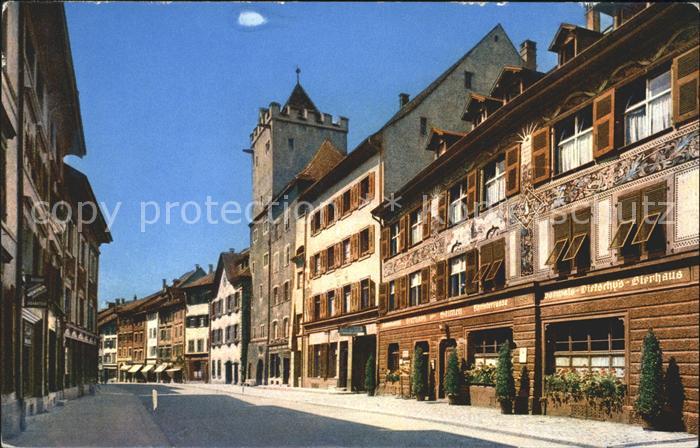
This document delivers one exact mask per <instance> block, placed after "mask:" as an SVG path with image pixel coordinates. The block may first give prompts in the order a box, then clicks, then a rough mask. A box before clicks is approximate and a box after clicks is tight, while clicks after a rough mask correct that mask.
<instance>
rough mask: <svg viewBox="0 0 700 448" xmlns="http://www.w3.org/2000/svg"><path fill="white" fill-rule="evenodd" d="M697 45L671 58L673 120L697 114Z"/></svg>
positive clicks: (699, 52)
mask: <svg viewBox="0 0 700 448" xmlns="http://www.w3.org/2000/svg"><path fill="white" fill-rule="evenodd" d="M699 59H700V50H699V48H698V47H695V48H693V49H692V50H690V51H688V52H687V53H684V54H682V55H680V56H678V57H677V58H675V59H674V60H673V121H674V123H677V124H678V123H681V122H682V121H685V120H688V119H689V118H693V117H695V116H697V115H698V93H699V92H700V89H699V88H698V86H699V83H700V76H699V72H698V66H699V65H700V60H699Z"/></svg>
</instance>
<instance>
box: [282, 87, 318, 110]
mask: <svg viewBox="0 0 700 448" xmlns="http://www.w3.org/2000/svg"><path fill="white" fill-rule="evenodd" d="M287 106H292V107H293V108H295V109H308V110H310V111H313V112H316V113H318V109H316V105H315V104H314V102H313V101H311V98H309V95H308V94H307V93H306V90H304V88H303V87H302V86H301V84H300V83H299V82H297V85H295V86H294V90H292V94H291V95H289V98H288V99H287V102H286V103H284V108H286V107H287Z"/></svg>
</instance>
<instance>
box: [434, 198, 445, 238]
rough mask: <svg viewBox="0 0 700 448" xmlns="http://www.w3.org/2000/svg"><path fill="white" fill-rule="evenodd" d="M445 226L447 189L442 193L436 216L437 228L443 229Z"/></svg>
mask: <svg viewBox="0 0 700 448" xmlns="http://www.w3.org/2000/svg"><path fill="white" fill-rule="evenodd" d="M445 227H447V191H443V192H442V193H440V197H439V198H438V210H437V216H436V217H435V228H436V229H438V230H443V229H444V228H445Z"/></svg>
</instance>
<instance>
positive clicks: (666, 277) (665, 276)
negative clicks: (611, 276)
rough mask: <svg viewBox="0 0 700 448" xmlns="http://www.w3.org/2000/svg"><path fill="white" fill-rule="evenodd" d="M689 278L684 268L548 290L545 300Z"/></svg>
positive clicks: (663, 284) (673, 282) (688, 272)
mask: <svg viewBox="0 0 700 448" xmlns="http://www.w3.org/2000/svg"><path fill="white" fill-rule="evenodd" d="M688 280H690V270H689V269H688V268H683V269H676V270H673V271H665V272H656V273H654V274H642V275H636V276H634V277H627V278H621V279H616V280H608V281H605V282H598V283H591V284H587V285H578V286H572V287H569V288H564V289H557V290H554V291H547V292H545V293H544V300H564V299H573V298H579V297H585V296H594V295H600V294H610V293H618V292H632V291H638V290H641V289H646V288H654V287H658V286H668V285H673V284H677V283H684V282H687V281H688Z"/></svg>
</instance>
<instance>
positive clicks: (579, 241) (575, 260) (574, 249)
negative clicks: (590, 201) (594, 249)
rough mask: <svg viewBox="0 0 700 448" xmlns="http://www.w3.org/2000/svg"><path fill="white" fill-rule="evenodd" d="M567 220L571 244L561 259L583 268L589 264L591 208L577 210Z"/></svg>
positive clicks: (577, 267)
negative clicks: (569, 226)
mask: <svg viewBox="0 0 700 448" xmlns="http://www.w3.org/2000/svg"><path fill="white" fill-rule="evenodd" d="M569 222H570V223H571V228H570V230H569V235H570V236H571V244H569V247H568V249H567V251H566V253H565V254H564V256H563V257H562V261H567V262H571V263H572V264H573V266H574V267H576V269H577V270H581V269H585V268H587V267H589V266H590V264H591V252H590V246H591V243H590V240H591V239H590V233H591V209H589V208H585V209H581V210H577V211H576V212H574V213H573V214H572V215H571V217H570V219H569Z"/></svg>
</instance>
